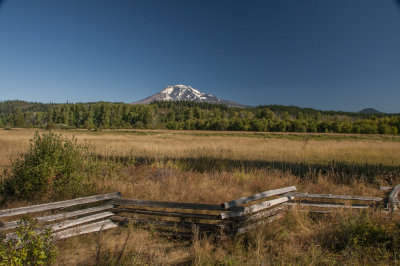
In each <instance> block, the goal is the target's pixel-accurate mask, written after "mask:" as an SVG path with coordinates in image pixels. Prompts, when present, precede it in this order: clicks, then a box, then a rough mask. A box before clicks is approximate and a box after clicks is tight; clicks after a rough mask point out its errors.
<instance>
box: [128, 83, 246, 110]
mask: <svg viewBox="0 0 400 266" xmlns="http://www.w3.org/2000/svg"><path fill="white" fill-rule="evenodd" d="M154 101H194V102H207V103H214V104H225V105H227V106H229V107H248V106H246V105H243V104H240V103H236V102H232V101H228V100H223V99H220V98H218V97H217V96H215V95H213V94H208V93H203V92H200V91H199V90H197V89H195V88H193V87H191V86H187V85H182V84H178V85H172V86H167V87H166V88H164V89H163V90H161V91H160V92H158V93H156V94H153V95H151V96H149V97H147V98H144V99H142V100H140V101H137V102H133V103H132V104H150V103H152V102H154Z"/></svg>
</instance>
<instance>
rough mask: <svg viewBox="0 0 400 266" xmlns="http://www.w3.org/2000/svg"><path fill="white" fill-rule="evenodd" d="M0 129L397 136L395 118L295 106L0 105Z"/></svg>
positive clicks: (399, 124)
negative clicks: (133, 129) (161, 130)
mask: <svg viewBox="0 0 400 266" xmlns="http://www.w3.org/2000/svg"><path fill="white" fill-rule="evenodd" d="M0 127H3V128H5V129H10V128H32V127H33V128H46V129H52V128H57V129H73V128H83V129H91V130H101V129H117V128H120V129H122V128H126V129H128V128H135V129H181V130H217V131H226V130H229V131H264V132H315V133H360V134H392V135H398V134H399V131H400V114H383V113H379V114H362V113H351V112H336V111H319V110H315V109H312V108H300V107H296V106H282V105H268V106H258V107H247V108H238V107H227V106H226V105H219V104H209V103H196V102H179V101H164V102H153V103H151V104H149V105H134V104H127V103H111V102H95V103H64V104H56V103H46V104H45V103H36V102H26V101H18V100H13V101H3V102H0Z"/></svg>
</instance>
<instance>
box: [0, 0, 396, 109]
mask: <svg viewBox="0 0 400 266" xmlns="http://www.w3.org/2000/svg"><path fill="white" fill-rule="evenodd" d="M0 4H1V6H0V100H8V99H21V100H27V101H39V102H66V101H67V100H68V101H70V102H88V101H100V100H103V101H122V102H134V101H138V100H141V99H142V98H145V97H147V96H149V95H151V94H154V93H156V92H158V91H160V90H162V89H163V88H165V87H166V86H168V85H174V84H185V85H190V86H192V87H194V88H196V89H198V90H201V91H203V92H206V93H211V94H214V95H216V96H218V97H220V98H223V99H227V100H232V101H236V102H239V103H242V104H248V105H261V104H283V105H297V106H302V107H313V108H318V109H323V110H344V111H359V110H360V109H362V108H365V107H373V108H377V109H378V110H380V111H383V112H400V104H399V102H400V5H399V4H398V1H393V0H332V1H329V0H298V1H294V0H260V1H257V0H247V1H245V0H243V1H235V0H211V1H199V0H193V1H190V0H182V1H175V0H160V1H156V0H139V1H134V0H118V1H102V0H56V1H55V0H35V1H32V0H5V1H2V0H0Z"/></svg>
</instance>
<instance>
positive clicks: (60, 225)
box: [6, 212, 114, 239]
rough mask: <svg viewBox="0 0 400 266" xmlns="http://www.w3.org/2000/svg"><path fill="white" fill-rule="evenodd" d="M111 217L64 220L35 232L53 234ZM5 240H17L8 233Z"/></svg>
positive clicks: (100, 214) (109, 214)
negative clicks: (47, 231)
mask: <svg viewBox="0 0 400 266" xmlns="http://www.w3.org/2000/svg"><path fill="white" fill-rule="evenodd" d="M113 215H114V213H112V212H102V213H97V214H93V215H89V216H85V217H82V218H79V219H75V220H66V221H63V222H60V223H56V224H51V225H46V226H44V227H43V228H38V229H37V230H35V231H36V232H42V231H43V230H45V229H51V230H52V231H53V232H57V231H60V230H64V229H67V228H70V227H74V226H76V225H80V224H84V223H88V222H93V221H97V220H100V219H104V218H107V217H110V216H113ZM6 239H17V234H16V233H8V234H6Z"/></svg>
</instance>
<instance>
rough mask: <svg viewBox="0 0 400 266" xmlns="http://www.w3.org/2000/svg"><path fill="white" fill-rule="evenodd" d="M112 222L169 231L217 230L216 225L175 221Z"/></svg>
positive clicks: (115, 218) (116, 218)
mask: <svg viewBox="0 0 400 266" xmlns="http://www.w3.org/2000/svg"><path fill="white" fill-rule="evenodd" d="M110 219H111V220H112V221H115V222H119V223H128V222H132V223H133V224H138V225H142V226H148V227H169V228H171V229H184V230H189V231H191V230H193V228H198V229H199V230H200V231H205V230H206V231H210V230H211V231H213V230H216V229H217V228H219V226H218V225H217V224H205V223H190V222H175V221H165V220H158V219H151V218H135V217H124V216H112V217H111V218H110Z"/></svg>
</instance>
